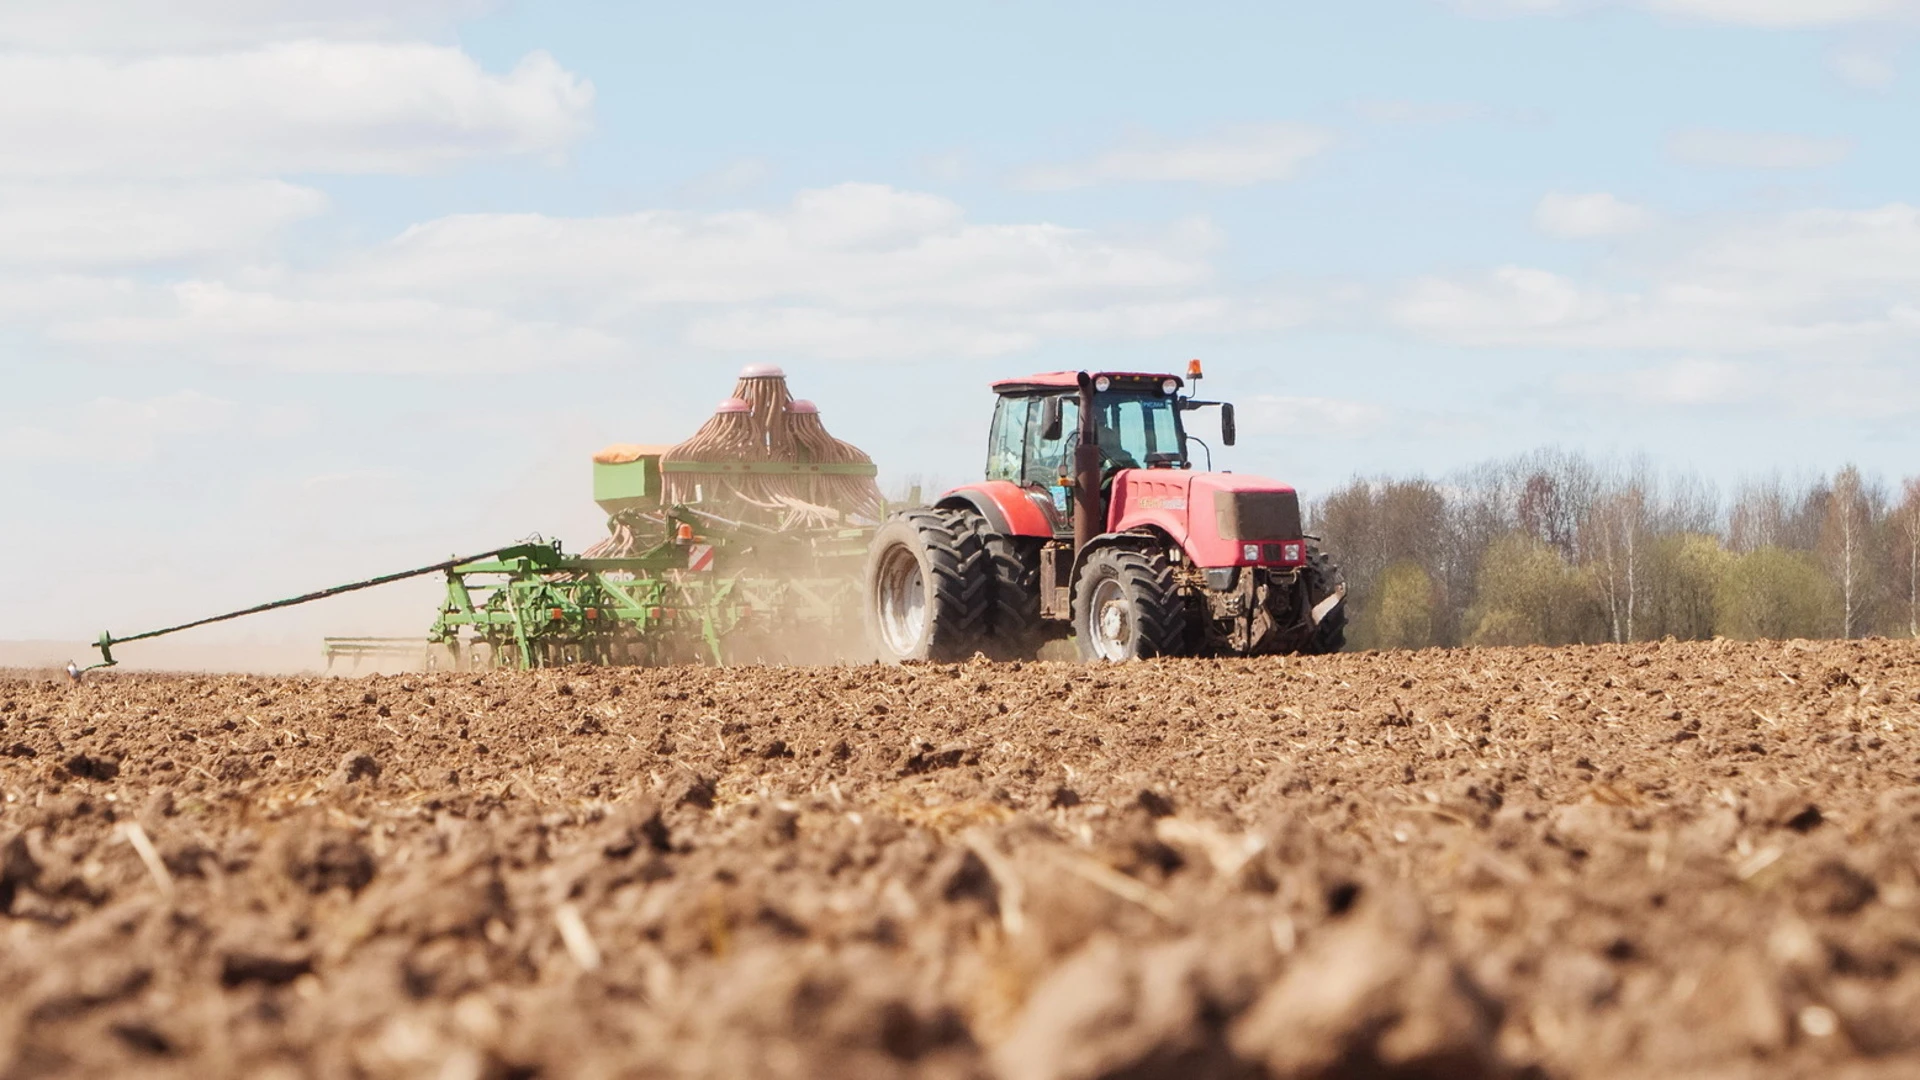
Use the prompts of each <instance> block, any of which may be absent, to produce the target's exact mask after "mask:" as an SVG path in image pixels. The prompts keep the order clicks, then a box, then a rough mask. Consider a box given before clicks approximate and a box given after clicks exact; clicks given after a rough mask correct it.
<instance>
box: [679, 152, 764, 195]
mask: <svg viewBox="0 0 1920 1080" xmlns="http://www.w3.org/2000/svg"><path fill="white" fill-rule="evenodd" d="M772 178H773V166H772V165H771V164H769V163H768V162H767V161H766V159H764V158H753V157H749V158H736V159H735V160H733V161H729V162H727V163H726V164H724V165H721V166H720V167H718V168H715V169H709V170H708V171H706V172H704V173H701V174H700V175H698V176H696V177H694V178H693V179H691V180H688V181H687V182H686V183H684V184H681V185H680V187H679V194H681V195H684V196H687V197H689V198H694V199H711V198H722V197H729V196H737V195H742V194H745V193H746V192H749V191H752V190H753V189H755V188H757V187H760V186H761V185H763V184H765V183H766V182H767V181H768V180H770V179H772Z"/></svg>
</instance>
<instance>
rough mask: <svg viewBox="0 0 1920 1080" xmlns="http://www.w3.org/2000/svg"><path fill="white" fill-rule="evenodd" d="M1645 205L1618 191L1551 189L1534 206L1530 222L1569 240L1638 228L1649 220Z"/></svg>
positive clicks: (1544, 230) (1545, 231) (1648, 223)
mask: <svg viewBox="0 0 1920 1080" xmlns="http://www.w3.org/2000/svg"><path fill="white" fill-rule="evenodd" d="M1652 222H1653V215H1652V214H1651V213H1648V212H1647V210H1646V208H1644V207H1640V206H1635V205H1634V204H1632V203H1630V202H1627V201H1625V200H1623V199H1621V198H1620V197H1619V196H1617V195H1610V194H1607V193H1605V192H1597V193H1594V194H1590V195H1567V194H1561V193H1559V192H1554V193H1550V194H1548V195H1546V196H1544V197H1543V198H1541V200H1540V203H1539V205H1538V206H1536V207H1534V211H1533V223H1534V225H1535V226H1537V227H1538V228H1539V229H1540V231H1541V232H1544V233H1546V234H1547V235H1549V236H1558V237H1562V238H1565V239H1570V240H1582V239H1588V238H1591V237H1596V236H1617V235H1619V234H1621V233H1630V232H1638V231H1639V230H1641V229H1644V228H1646V227H1647V226H1648V225H1650V224H1652Z"/></svg>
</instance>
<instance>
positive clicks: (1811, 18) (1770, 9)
mask: <svg viewBox="0 0 1920 1080" xmlns="http://www.w3.org/2000/svg"><path fill="white" fill-rule="evenodd" d="M1442 2H1443V3H1445V4H1446V5H1447V6H1449V7H1451V8H1453V9H1454V10H1456V11H1459V12H1461V13H1462V14H1466V15H1479V16H1488V17H1503V16H1516V15H1570V14H1576V13H1581V12H1587V11H1594V10H1598V9H1602V8H1610V7H1630V8H1638V9H1640V10H1643V11H1650V12H1653V13H1655V14H1659V15H1665V16H1668V17H1671V18H1676V19H1684V20H1691V21H1698V22H1710V23H1723V24H1726V25H1731V26H1757V27H1773V28H1792V27H1809V26H1845V25H1850V24H1868V23H1877V22H1898V21H1908V20H1912V19H1915V18H1920V0H1442Z"/></svg>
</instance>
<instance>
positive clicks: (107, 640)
mask: <svg viewBox="0 0 1920 1080" xmlns="http://www.w3.org/2000/svg"><path fill="white" fill-rule="evenodd" d="M549 546H550V547H552V548H553V550H554V551H555V552H556V553H557V552H558V551H559V542H558V541H554V542H553V543H552V544H551V545H549V544H547V543H546V542H545V541H543V540H541V539H540V538H538V537H533V538H530V539H528V540H524V541H521V542H520V543H518V544H508V545H506V546H504V547H497V548H492V549H490V550H487V551H483V552H481V553H479V554H478V555H465V556H462V557H460V558H457V559H444V560H442V561H440V562H437V563H434V564H433V565H431V566H421V567H416V568H414V569H412V570H402V571H400V572H399V573H395V574H382V575H380V576H379V577H373V578H367V579H366V580H365V581H355V582H350V583H348V584H346V585H335V586H333V587H332V588H329V589H321V590H320V591H319V592H310V593H307V594H305V595H304V596H294V597H289V598H287V599H285V600H275V601H273V602H271V603H267V604H256V605H254V606H253V607H250V608H246V609H244V610H241V611H229V612H227V613H226V614H224V615H213V616H210V617H208V618H205V619H195V620H194V621H192V622H188V623H181V624H180V625H179V626H169V627H166V628H165V629H162V630H148V631H146V632H144V633H139V634H129V635H127V636H126V637H120V638H117V637H114V636H113V634H111V633H109V632H104V631H103V632H102V633H101V634H100V640H99V641H96V642H94V643H93V647H94V648H96V649H99V650H100V662H99V663H97V664H90V665H88V666H86V667H84V668H80V669H79V670H80V671H92V670H93V669H94V668H103V667H113V666H114V665H116V664H118V663H119V661H117V660H115V659H114V658H113V647H114V646H115V645H125V644H126V643H128V642H130V641H144V640H146V639H147V638H157V637H161V636H163V635H166V634H177V633H179V632H180V631H182V630H191V629H193V628H194V627H196V626H206V625H208V624H209V623H217V622H226V621H227V620H228V619H238V618H242V617H244V616H247V615H258V614H260V613H261V612H263V611H273V610H274V609H276V608H284V607H293V606H294V605H295V604H305V603H309V602H311V601H314V600H325V599H326V598H327V597H329V596H339V595H340V594H342V593H350V592H357V591H359V590H361V589H371V588H373V587H374V586H376V585H389V584H392V583H393V582H396V581H405V580H406V579H408V578H416V577H423V576H425V575H427V574H437V573H440V572H442V571H446V570H451V569H453V568H454V567H456V566H465V565H466V564H467V563H471V562H479V561H480V560H481V559H489V558H492V557H494V556H496V555H504V554H506V553H508V552H512V551H518V550H522V549H524V548H528V547H549Z"/></svg>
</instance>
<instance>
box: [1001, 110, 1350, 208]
mask: <svg viewBox="0 0 1920 1080" xmlns="http://www.w3.org/2000/svg"><path fill="white" fill-rule="evenodd" d="M1332 144H1333V138H1332V136H1331V135H1329V134H1328V133H1326V132H1325V131H1322V130H1320V129H1319V128H1314V127H1308V126H1306V125H1303V124H1268V125H1262V126H1257V127H1244V128H1237V129H1234V130H1231V131H1225V132H1221V133H1219V134H1217V135H1213V136H1210V137H1207V138H1202V139H1194V140H1190V141H1186V142H1167V141H1158V140H1144V141H1140V142H1137V143H1135V144H1134V145H1131V146H1126V147H1121V148H1119V149H1115V150H1109V151H1107V152H1106V153H1104V154H1099V155H1096V156H1095V157H1092V158H1089V159H1087V160H1084V161H1076V162H1066V163H1062V164H1054V165H1037V166H1034V167H1032V168H1029V169H1026V170H1024V171H1022V172H1021V173H1020V174H1019V175H1017V176H1016V177H1015V184H1016V185H1017V186H1019V187H1023V188H1027V189H1029V190H1034V191H1066V190H1070V189H1073V188H1083V187H1092V186H1094V185H1096V184H1110V183H1166V182H1181V183H1195V184H1212V185H1216V186H1220V187H1245V186H1248V185H1251V184H1259V183H1265V182H1268V181H1273V180H1285V179H1287V178H1289V177H1291V176H1293V175H1294V173H1295V172H1297V171H1298V170H1299V168H1300V166H1301V165H1302V164H1303V163H1305V162H1306V161H1307V160H1308V159H1310V158H1313V157H1315V156H1316V155H1318V154H1320V153H1322V152H1323V151H1325V150H1326V149H1327V148H1328V147H1329V146H1331V145H1332Z"/></svg>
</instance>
